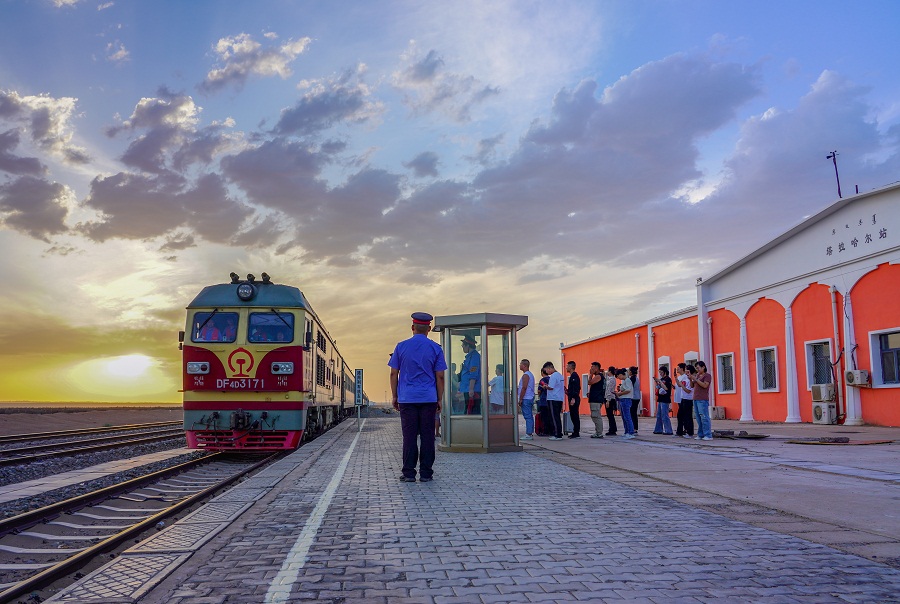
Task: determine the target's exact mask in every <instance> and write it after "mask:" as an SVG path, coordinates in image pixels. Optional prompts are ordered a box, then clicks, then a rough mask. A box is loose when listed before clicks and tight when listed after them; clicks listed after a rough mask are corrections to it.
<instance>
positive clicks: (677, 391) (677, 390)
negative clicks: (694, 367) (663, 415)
mask: <svg viewBox="0 0 900 604" xmlns="http://www.w3.org/2000/svg"><path fill="white" fill-rule="evenodd" d="M679 371H681V368H680V367H679V366H678V365H676V366H675V375H674V376H673V378H672V402H673V403H675V404H676V405H677V407H675V415H673V416H672V417H675V418H677V417H678V414H679V413H681V398H682V394H683V393H684V390H682V389H681V385H680V384H679V383H678V375H679V373H678V372H679ZM678 424H679V426H680V425H681V420H678ZM682 428H683V427H682ZM681 434H684V432H683V431H682V433H681ZM681 434H679V433H678V430H676V431H675V436H681Z"/></svg>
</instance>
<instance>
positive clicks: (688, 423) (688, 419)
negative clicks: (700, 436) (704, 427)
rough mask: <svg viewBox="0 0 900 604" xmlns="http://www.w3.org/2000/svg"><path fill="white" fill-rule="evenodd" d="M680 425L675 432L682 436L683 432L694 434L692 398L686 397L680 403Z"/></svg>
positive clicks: (678, 416)
mask: <svg viewBox="0 0 900 604" xmlns="http://www.w3.org/2000/svg"><path fill="white" fill-rule="evenodd" d="M676 417H677V418H678V427H677V428H676V429H675V434H677V435H678V436H681V435H683V434H687V435H689V436H693V435H694V401H692V400H690V399H684V400H683V401H681V402H680V403H678V415H677V416H676Z"/></svg>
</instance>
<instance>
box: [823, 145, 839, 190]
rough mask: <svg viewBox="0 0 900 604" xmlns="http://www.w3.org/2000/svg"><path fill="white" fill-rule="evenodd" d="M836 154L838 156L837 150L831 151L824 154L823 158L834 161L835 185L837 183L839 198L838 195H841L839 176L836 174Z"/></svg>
mask: <svg viewBox="0 0 900 604" xmlns="http://www.w3.org/2000/svg"><path fill="white" fill-rule="evenodd" d="M837 156H838V152H837V151H832V152H831V153H829V154H828V155H827V156H825V159H830V160H831V161H833V162H834V177H835V178H836V179H837V185H838V197H839V198H840V197H841V177H840V176H838V169H837Z"/></svg>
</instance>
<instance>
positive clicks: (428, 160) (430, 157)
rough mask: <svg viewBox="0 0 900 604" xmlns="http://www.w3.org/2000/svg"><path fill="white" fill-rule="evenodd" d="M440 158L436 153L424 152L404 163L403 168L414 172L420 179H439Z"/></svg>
mask: <svg viewBox="0 0 900 604" xmlns="http://www.w3.org/2000/svg"><path fill="white" fill-rule="evenodd" d="M437 164H438V156H437V153H435V152H434V151H423V152H422V153H419V154H418V155H416V156H415V157H414V158H412V159H411V160H410V161H408V162H404V163H403V166H404V167H405V168H409V169H410V170H412V171H413V174H415V175H416V176H417V177H418V178H424V177H426V176H432V177H435V178H437V175H438V171H437Z"/></svg>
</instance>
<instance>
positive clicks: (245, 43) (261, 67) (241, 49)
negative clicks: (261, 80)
mask: <svg viewBox="0 0 900 604" xmlns="http://www.w3.org/2000/svg"><path fill="white" fill-rule="evenodd" d="M264 37H266V39H267V40H272V36H270V35H265V36H264ZM310 42H311V40H310V39H309V38H301V39H299V40H288V41H287V42H285V43H284V44H281V45H280V46H273V47H270V48H263V46H262V45H261V44H260V43H259V42H256V41H255V40H253V38H252V37H251V36H250V35H249V34H246V33H241V34H238V35H236V36H232V37H225V38H221V39H220V40H219V41H218V42H217V43H216V45H215V47H214V49H213V50H214V52H215V54H216V55H217V57H218V59H219V61H220V65H221V66H220V67H216V68H214V69H211V70H210V71H209V73H207V74H206V78H205V79H204V80H203V82H202V83H201V84H200V90H202V91H203V92H206V93H215V92H219V91H220V90H222V89H224V88H227V87H234V88H237V89H240V88H243V86H244V84H246V82H247V80H248V79H249V78H250V77H251V76H260V77H272V76H278V77H280V78H281V79H285V78H287V77H288V76H290V75H291V69H290V64H291V63H292V62H293V61H294V59H296V58H297V57H298V56H299V55H300V54H302V53H303V52H304V51H305V50H306V48H307V46H309V43H310Z"/></svg>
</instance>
